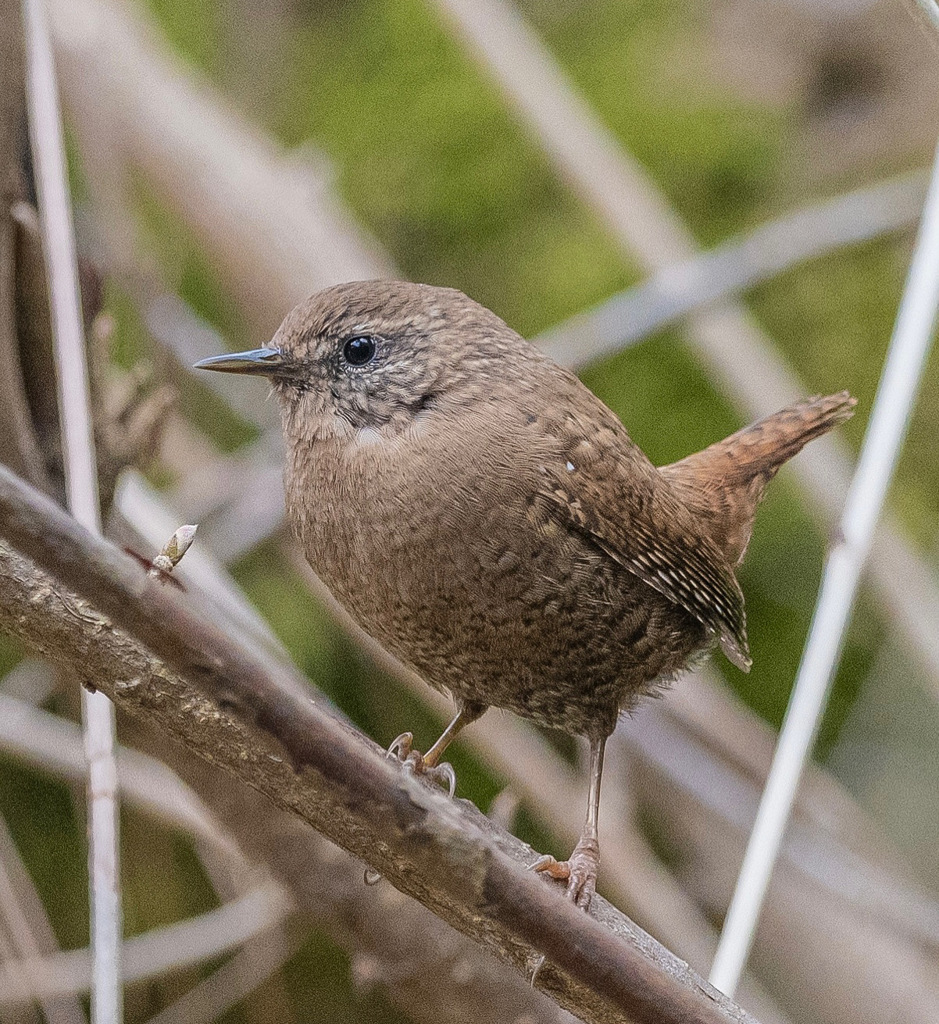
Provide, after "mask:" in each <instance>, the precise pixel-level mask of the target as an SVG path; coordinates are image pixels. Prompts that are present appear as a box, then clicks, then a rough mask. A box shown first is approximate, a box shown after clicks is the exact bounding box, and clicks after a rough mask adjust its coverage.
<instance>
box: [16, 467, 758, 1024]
mask: <svg viewBox="0 0 939 1024" xmlns="http://www.w3.org/2000/svg"><path fill="white" fill-rule="evenodd" d="M0 530H2V533H3V536H4V537H5V538H6V540H7V542H8V543H9V544H11V545H15V547H16V548H17V550H19V551H20V552H22V554H23V555H25V556H26V557H27V558H31V559H33V560H35V562H36V563H37V565H39V566H41V567H42V569H43V570H45V572H47V573H51V574H52V575H53V576H54V581H55V582H54V583H53V582H52V581H51V580H49V579H48V578H46V579H45V580H44V581H43V582H41V583H40V582H39V579H38V578H37V575H36V571H35V569H34V568H33V567H32V566H30V565H29V563H28V562H26V561H25V560H24V559H23V558H22V557H20V556H18V555H16V554H15V553H14V552H13V551H12V550H10V549H7V550H6V551H5V552H3V553H2V560H0V561H2V564H0V614H2V617H3V621H4V623H5V625H6V626H7V628H9V629H10V630H11V631H12V632H13V633H14V634H15V635H17V636H19V637H20V638H21V639H22V640H24V641H25V642H27V643H29V644H30V645H32V646H34V647H36V648H38V649H39V650H40V651H41V652H42V653H45V654H47V655H49V656H51V657H54V658H57V659H58V660H59V661H63V660H64V661H67V662H68V663H70V664H71V665H72V667H73V669H74V670H75V671H76V672H77V673H78V674H79V675H80V676H84V677H88V676H89V675H92V678H93V679H94V680H95V682H97V683H98V684H99V685H101V686H102V688H106V689H107V691H108V693H109V695H110V696H111V697H112V699H113V700H114V701H115V702H116V703H117V704H118V705H119V706H121V707H122V708H124V709H125V710H127V711H128V712H130V713H133V714H136V715H138V716H141V717H145V718H147V719H149V720H152V721H154V722H157V723H159V724H160V725H161V726H162V727H163V728H165V729H167V730H169V731H170V732H172V733H173V734H174V735H175V736H177V737H178V738H179V739H181V740H182V741H183V742H184V743H186V744H187V745H189V746H190V747H191V748H192V749H193V750H194V751H196V752H198V753H199V754H200V755H201V756H203V757H205V758H207V759H209V760H211V761H213V762H214V763H216V764H218V765H220V766H223V767H225V768H226V769H227V770H229V771H231V772H232V773H233V774H236V775H238V776H239V777H241V778H243V779H245V780H246V781H249V782H250V784H251V785H253V786H254V787H255V788H257V789H259V790H261V791H262V792H264V793H266V794H267V795H268V796H269V797H270V798H271V799H273V800H274V801H275V802H276V803H277V804H279V805H280V806H282V807H285V808H287V809H290V810H292V811H294V812H295V813H297V814H299V815H300V816H301V817H303V818H304V819H305V820H306V821H307V822H309V823H310V824H311V825H313V826H314V827H315V828H317V829H318V830H319V831H321V832H322V833H323V834H324V835H326V836H327V837H328V838H330V839H332V840H333V841H334V842H336V843H337V844H339V845H341V846H343V847H344V848H345V849H347V850H348V851H349V852H351V853H353V854H355V855H356V856H359V857H361V858H363V859H365V860H366V861H367V862H368V863H369V864H370V865H372V866H373V867H374V868H376V869H377V870H378V871H380V872H381V873H382V874H383V875H384V876H385V877H386V878H387V879H389V880H390V881H391V882H392V883H393V884H394V885H395V886H396V887H397V888H399V889H400V890H401V891H402V892H406V893H408V894H409V895H412V896H414V897H416V898H417V899H418V900H420V901H421V902H422V903H424V904H425V905H426V906H429V907H430V908H431V909H433V910H434V912H435V913H437V914H439V915H440V916H441V917H443V918H444V919H445V920H447V921H449V922H450V923H451V924H453V925H454V926H455V927H457V928H458V929H460V930H462V931H464V932H466V933H467V934H472V935H474V937H476V938H477V939H478V940H480V941H482V942H483V943H484V944H485V945H486V946H487V947H488V948H489V949H490V950H492V951H493V952H494V953H496V955H498V956H500V957H502V958H504V959H507V960H509V961H510V962H512V963H514V964H515V965H516V966H517V967H519V968H520V969H522V970H525V969H526V967H527V965H528V963H529V958H530V956H531V955H532V952H533V951H534V952H537V953H540V954H544V955H545V956H546V957H547V958H548V961H549V965H548V966H546V967H545V969H544V970H542V972H541V973H540V974H539V977H538V982H539V985H540V986H541V987H543V989H544V990H545V991H547V992H549V993H550V994H551V995H552V996H553V997H554V998H555V999H556V1000H557V1001H558V1002H560V1003H561V1004H562V1005H565V1006H566V1007H568V1008H569V1009H571V1010H572V1011H574V1012H576V1013H577V1014H578V1015H579V1016H581V1017H582V1018H583V1019H584V1020H586V1021H613V1020H624V1019H625V1020H631V1021H635V1022H645V1021H649V1022H651V1021H656V1022H660V1024H664V1022H668V1021H676V1022H677V1021H682V1022H685V1021H700V1022H702V1024H704V1022H715V1024H716V1022H718V1021H723V1022H726V1021H729V1020H737V1021H744V1020H746V1019H748V1018H747V1015H746V1014H745V1013H744V1012H743V1011H742V1010H740V1009H739V1008H738V1007H736V1006H734V1005H733V1004H732V1003H731V1002H730V1001H728V1000H726V999H724V998H723V997H722V996H720V994H719V993H717V992H715V991H714V990H713V989H710V988H709V987H708V986H707V985H706V984H705V983H704V982H702V981H701V979H700V978H698V977H697V976H696V975H694V974H693V973H692V972H691V971H690V969H689V968H688V967H687V965H685V964H683V963H682V962H681V961H678V960H676V959H675V958H674V957H673V956H672V955H671V954H669V953H668V951H667V950H665V949H664V948H663V947H661V946H659V945H658V944H657V943H655V942H654V941H653V940H652V939H651V938H650V937H649V936H647V935H645V934H644V933H642V932H641V931H640V930H639V929H638V928H636V926H635V925H633V924H632V922H630V921H629V920H628V919H627V918H624V917H623V916H622V915H620V914H619V913H617V912H616V911H615V910H614V909H613V908H612V907H610V906H609V904H607V903H606V902H605V901H603V900H600V899H598V900H597V901H596V906H595V908H593V909H592V910H591V914H590V915H587V914H584V913H583V912H581V911H580V910H578V909H577V908H576V907H574V906H573V905H572V904H571V903H570V902H569V901H567V900H566V899H564V898H563V896H562V894H560V893H559V892H558V891H557V890H556V889H555V888H553V887H551V886H549V885H547V884H546V883H545V882H544V881H543V880H541V879H539V878H537V877H536V876H534V875H533V874H532V873H531V872H530V871H528V870H526V865H528V864H530V863H531V862H532V860H533V859H534V854H533V851H531V850H530V849H529V848H528V847H526V846H525V845H524V844H522V843H520V842H519V841H518V840H516V839H514V837H512V836H509V835H507V834H506V833H504V832H502V831H501V830H498V829H496V828H495V827H494V826H492V824H491V823H490V822H488V820H487V819H485V818H484V817H483V816H482V815H480V814H479V813H478V812H476V811H475V809H474V808H472V807H470V806H467V805H465V804H462V803H457V802H453V801H450V800H448V799H446V798H445V797H444V796H443V795H442V794H441V793H439V792H436V791H435V790H433V789H431V788H430V787H428V786H426V785H424V784H423V783H422V782H421V781H419V780H417V779H415V778H413V777H411V776H409V775H408V774H406V773H404V772H402V771H401V770H400V769H399V768H398V766H396V765H394V764H392V763H391V762H389V761H388V759H387V758H386V757H385V756H384V755H383V753H382V752H381V751H380V750H379V749H378V748H377V747H376V746H375V745H374V744H371V743H370V742H369V741H367V740H365V739H364V738H363V737H362V736H361V735H360V734H358V733H356V732H354V731H353V730H352V729H350V728H349V727H348V726H347V725H345V724H344V723H342V722H341V721H340V720H338V719H337V718H335V717H334V716H333V715H331V714H329V713H327V712H326V711H325V710H324V709H323V708H322V706H320V705H319V704H318V703H317V702H316V700H315V699H314V698H313V697H311V696H310V695H309V692H308V691H306V690H305V687H304V684H303V682H302V681H301V680H300V679H299V678H298V677H297V676H295V675H294V674H293V673H292V672H291V671H289V670H288V669H287V668H286V667H285V666H281V665H279V664H278V663H277V662H276V661H271V660H270V659H267V660H265V659H262V658H260V657H259V656H257V655H256V654H255V653H253V652H252V651H251V650H249V649H247V648H245V647H243V646H242V645H240V644H239V643H238V642H236V641H234V640H233V639H232V638H230V637H228V636H227V635H226V634H224V633H223V632H222V631H220V630H219V629H218V628H217V627H215V626H213V625H212V624H211V623H209V622H207V621H205V620H204V619H202V618H201V617H200V616H199V615H197V614H196V613H195V612H194V611H193V610H192V609H191V607H190V606H189V605H188V603H187V602H186V600H185V597H184V595H180V594H177V593H176V592H175V591H173V590H172V588H170V587H165V586H162V585H161V584H160V583H158V582H157V581H155V580H152V579H150V578H149V577H148V576H147V575H146V574H145V573H142V572H141V571H140V568H139V566H138V565H137V564H136V563H135V562H134V561H133V560H132V559H130V558H129V557H128V556H126V555H124V554H123V553H122V552H120V551H118V550H117V549H116V548H114V547H113V546H112V545H110V544H108V543H107V542H106V541H104V540H102V539H100V538H97V537H95V536H93V535H91V534H90V533H88V531H86V530H84V529H83V528H81V527H80V526H79V525H78V524H77V523H76V522H75V521H74V520H73V519H71V518H70V517H69V516H68V515H67V514H65V513H64V512H63V511H62V510H61V509H60V508H58V507H57V506H56V505H54V504H53V503H51V502H50V501H48V500H47V499H45V498H44V497H42V496H41V495H40V494H38V493H36V492H34V491H32V490H31V489H30V488H29V487H28V486H27V485H25V484H24V483H23V482H22V481H20V480H18V479H17V478H16V477H15V476H14V475H13V474H11V473H9V472H8V471H6V470H3V469H0ZM66 588H68V589H73V590H74V591H75V592H76V593H77V594H79V595H81V597H80V598H71V599H70V598H69V597H68V596H67V595H66V594H64V593H63V590H64V589H66ZM92 599H93V601H94V608H93V607H92V606H91V605H90V604H89V603H88V601H89V600H92ZM95 609H99V610H100V612H103V613H104V614H105V615H107V616H109V617H110V618H111V620H112V621H113V623H114V625H115V626H117V627H118V628H119V629H121V630H126V631H127V632H129V633H131V634H132V636H133V637H135V638H136V639H137V640H139V641H141V642H142V643H143V644H145V645H146V646H147V647H148V648H149V649H150V650H151V651H153V653H154V655H156V656H157V658H162V659H164V662H163V663H161V662H160V661H158V660H157V658H153V657H151V658H150V661H149V664H146V662H145V663H143V664H141V661H140V658H139V656H138V659H137V662H136V665H133V666H132V665H131V664H130V663H129V662H128V660H127V656H128V653H129V652H128V651H127V650H126V647H127V644H126V640H125V642H124V648H125V650H123V651H122V650H121V649H120V643H119V641H118V631H117V630H115V629H114V627H112V626H111V624H110V623H109V622H108V620H107V619H105V618H104V617H103V616H102V615H101V614H100V612H99V611H96V610H95ZM40 620H42V621H40ZM94 663H97V664H94ZM108 665H109V666H110V671H103V670H104V669H105V668H106V667H107V666H108ZM92 672H93V674H92Z"/></svg>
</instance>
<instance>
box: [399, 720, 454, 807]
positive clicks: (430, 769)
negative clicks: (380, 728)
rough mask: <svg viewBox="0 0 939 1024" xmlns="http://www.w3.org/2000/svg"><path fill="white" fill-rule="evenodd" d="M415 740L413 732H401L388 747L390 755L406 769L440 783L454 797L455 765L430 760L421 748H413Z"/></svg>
mask: <svg viewBox="0 0 939 1024" xmlns="http://www.w3.org/2000/svg"><path fill="white" fill-rule="evenodd" d="M413 742H414V736H413V735H412V734H411V733H409V732H403V733H401V735H400V736H398V737H397V738H396V739H395V740H394V742H393V743H392V744H391V746H390V747H389V748H388V756H389V757H393V758H395V759H396V760H398V761H400V762H401V766H402V767H403V768H404V770H405V771H409V772H413V773H414V774H415V775H423V776H425V777H426V778H428V779H432V780H433V781H434V782H436V783H439V785H441V786H443V788H444V789H445V790H447V792H448V793H449V795H450V796H451V797H452V796H453V794H454V793H455V792H456V772H455V771H454V770H453V765H452V764H450V763H449V761H442V762H441V763H440V764H435V763H433V762H431V761H429V760H428V759H427V758H425V757H424V755H423V754H422V753H421V752H420V751H419V750H414V749H413V748H412V744H413Z"/></svg>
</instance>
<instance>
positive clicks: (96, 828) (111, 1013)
mask: <svg viewBox="0 0 939 1024" xmlns="http://www.w3.org/2000/svg"><path fill="white" fill-rule="evenodd" d="M23 17H24V24H25V27H26V52H27V73H26V76H27V83H26V88H27V99H28V107H29V129H30V140H31V143H32V151H33V165H34V167H35V175H36V192H37V195H38V197H39V217H40V224H41V226H42V239H43V252H44V257H45V262H46V276H47V278H48V282H49V296H50V304H51V313H52V328H53V334H54V337H55V357H56V372H57V375H58V385H59V388H58V394H59V412H60V416H61V420H62V448H63V453H64V461H65V483H66V492H67V497H68V505H69V508H70V510H71V512H72V514H73V515H74V516H75V518H76V519H77V520H78V521H79V522H80V523H82V525H84V526H85V527H87V528H88V529H90V530H94V531H96V532H99V533H100V531H101V513H100V506H99V499H98V472H97V462H96V459H95V446H94V432H93V427H92V418H91V407H90V399H89V387H88V367H87V362H86V349H85V338H84V328H83V323H82V314H81V297H80V293H79V285H78V270H77V264H76V259H75V236H74V231H73V227H72V214H71V204H70V200H69V188H68V177H67V171H66V162H65V146H64V142H63V136H62V117H61V113H60V110H59V101H58V94H57V90H56V80H55V68H54V65H53V61H52V48H51V45H50V42H49V34H48V30H47V28H46V24H45V17H44V13H43V9H42V5H41V0H24V2H23ZM82 718H83V722H84V733H85V756H86V758H87V760H88V790H87V792H88V818H89V822H88V833H89V855H88V869H89V882H90V888H91V948H92V956H93V982H92V1001H91V1013H92V1021H93V1024H120V1021H121V1019H122V1017H123V1009H122V993H121V969H120V954H121V937H122V936H121V899H120V886H119V877H120V876H119V869H118V864H119V859H118V854H119V850H118V813H117V770H116V767H115V760H114V709H113V707H112V705H111V702H110V701H109V700H108V699H107V698H106V697H105V696H104V695H103V694H91V693H88V692H87V691H85V690H83V691H82Z"/></svg>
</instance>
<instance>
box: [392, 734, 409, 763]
mask: <svg viewBox="0 0 939 1024" xmlns="http://www.w3.org/2000/svg"><path fill="white" fill-rule="evenodd" d="M413 743H414V733H412V732H403V733H401V735H400V736H396V737H395V738H394V739H393V740H392V741H391V746H390V747H389V748H388V756H389V757H394V758H396V759H397V760H398V761H406V760H407V757H408V754H410V753H411V745H412V744H413Z"/></svg>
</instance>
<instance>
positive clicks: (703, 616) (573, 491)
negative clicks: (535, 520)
mask: <svg viewBox="0 0 939 1024" xmlns="http://www.w3.org/2000/svg"><path fill="white" fill-rule="evenodd" d="M598 404H599V403H598ZM591 413H592V415H590V416H584V417H579V416H577V415H576V414H572V413H570V412H566V413H564V414H561V415H559V416H557V417H556V418H555V417H552V416H551V415H550V413H549V414H548V415H547V416H546V419H552V420H554V422H552V423H550V426H549V429H550V432H551V434H553V435H554V437H555V438H557V439H558V440H560V442H561V458H545V459H543V460H542V465H540V466H539V473H540V475H541V478H542V483H543V486H544V490H543V491H541V495H542V498H543V500H544V502H545V504H546V506H547V511H548V513H549V514H550V515H551V516H552V518H555V519H558V520H560V521H561V522H563V523H564V524H565V525H566V526H568V527H573V528H575V529H576V530H578V531H579V532H581V533H582V534H585V535H586V536H587V537H588V538H589V539H590V540H591V541H592V542H593V543H594V544H595V545H596V546H597V547H599V548H600V549H601V550H603V551H604V552H605V553H606V554H607V555H608V556H609V557H610V558H613V559H614V560H615V561H616V562H617V563H619V564H620V565H621V566H623V568H625V569H628V570H629V572H631V573H633V574H634V575H635V576H637V577H638V578H639V579H641V580H642V581H643V582H644V583H647V584H648V585H649V586H650V587H653V588H654V589H655V590H657V591H658V592H659V593H660V594H663V595H664V596H665V597H667V598H668V599H669V600H670V601H673V602H674V603H675V604H677V605H680V606H681V607H682V608H684V609H685V610H686V611H687V612H689V613H690V614H691V615H693V616H694V617H695V618H696V619H697V620H698V621H699V622H700V623H701V624H702V625H703V626H704V627H705V628H706V629H707V630H708V632H710V633H711V634H712V635H713V636H715V637H716V639H717V640H718V642H719V643H720V646H721V649H722V650H723V651H724V653H725V654H726V655H727V657H728V658H729V659H730V660H731V661H732V662H733V663H734V664H735V665H737V666H738V667H739V668H741V669H742V670H743V671H745V672H746V671H748V670H749V668H750V654H749V650H748V646H747V631H746V618H745V615H744V607H743V594H742V593H741V591H740V585H739V584H738V583H737V579H736V577H735V576H734V573H733V570H732V569H731V567H730V566H729V565H728V563H727V560H726V559H725V558H724V556H723V555H722V554H721V553H720V551H719V550H718V549H717V547H716V545H715V544H714V542H713V541H712V540H711V539H710V538H709V537H707V536H706V535H705V534H704V533H703V532H702V531H701V530H700V529H698V527H697V525H696V523H695V520H694V517H693V516H692V514H691V513H690V512H689V511H688V509H686V508H685V507H684V506H683V505H682V503H681V502H680V500H679V499H678V497H677V496H676V495H675V494H674V493H673V492H672V490H671V487H670V486H669V485H668V483H667V481H666V480H665V479H664V478H663V477H662V475H661V474H660V473H659V471H658V470H657V469H656V468H655V467H654V466H653V465H652V463H651V462H650V461H649V460H648V459H647V458H646V456H645V455H644V454H643V452H642V450H641V449H640V448H639V447H638V445H636V444H635V443H634V442H633V441H632V440H631V438H630V437H629V435H628V434H627V433H626V430H625V429H624V428H623V427H622V424H620V422H619V421H618V420H617V419H616V418H615V416H613V414H612V413H609V411H608V410H606V409H605V408H604V409H603V413H604V414H607V413H608V415H603V419H602V422H601V423H600V424H598V423H597V411H596V409H594V410H591ZM542 424H543V426H548V424H546V423H545V422H544V420H543V421H542Z"/></svg>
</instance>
